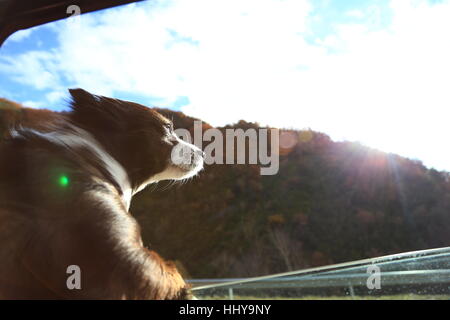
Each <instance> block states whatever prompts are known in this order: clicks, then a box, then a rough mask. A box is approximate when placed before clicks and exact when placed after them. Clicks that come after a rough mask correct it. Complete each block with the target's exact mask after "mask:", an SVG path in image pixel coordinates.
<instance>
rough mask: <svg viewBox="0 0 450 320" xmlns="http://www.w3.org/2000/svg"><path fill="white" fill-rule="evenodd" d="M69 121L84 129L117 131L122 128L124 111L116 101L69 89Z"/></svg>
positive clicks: (84, 91) (81, 90)
mask: <svg viewBox="0 0 450 320" xmlns="http://www.w3.org/2000/svg"><path fill="white" fill-rule="evenodd" d="M69 93H70V95H71V96H72V101H71V103H70V108H71V109H72V112H71V120H72V121H73V122H75V123H77V124H79V125H82V126H85V127H92V126H94V127H95V128H97V129H105V130H117V129H122V128H123V127H124V115H125V114H124V113H125V112H126V109H125V108H124V106H123V105H122V103H120V102H119V101H118V100H116V99H112V98H106V97H103V96H97V95H94V94H91V93H89V92H87V91H86V90H83V89H79V88H78V89H69Z"/></svg>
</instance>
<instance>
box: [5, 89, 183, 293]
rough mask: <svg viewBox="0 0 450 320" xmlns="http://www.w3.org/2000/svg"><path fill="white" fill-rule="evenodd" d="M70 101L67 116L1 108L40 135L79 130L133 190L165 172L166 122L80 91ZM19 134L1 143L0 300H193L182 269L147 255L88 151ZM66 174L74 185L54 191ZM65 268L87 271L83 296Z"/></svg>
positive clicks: (118, 192) (113, 186)
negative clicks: (107, 156) (101, 149)
mask: <svg viewBox="0 0 450 320" xmlns="http://www.w3.org/2000/svg"><path fill="white" fill-rule="evenodd" d="M71 94H72V96H73V102H72V109H73V111H71V112H70V113H67V114H56V113H52V112H49V111H40V110H32V109H22V108H12V109H9V110H6V111H7V112H6V113H5V109H3V110H0V111H1V112H3V113H0V117H1V119H0V123H2V124H4V125H6V126H7V127H11V126H16V127H17V126H18V125H22V126H25V127H28V128H35V129H38V130H41V131H44V132H50V131H52V130H62V131H64V130H68V129H67V128H65V123H70V124H71V125H76V126H78V127H80V128H82V129H84V130H86V131H88V132H89V133H90V134H92V135H93V136H94V137H95V138H96V140H97V141H98V142H99V143H100V144H101V145H102V146H103V147H104V149H105V150H106V151H107V152H108V153H109V154H111V155H112V156H113V157H114V158H115V159H116V160H117V161H118V162H119V163H120V164H121V165H122V166H123V167H124V168H125V169H126V171H127V172H128V173H129V178H130V183H131V186H132V187H133V188H137V187H138V186H139V185H141V184H142V183H143V182H144V181H145V180H146V179H148V178H149V177H150V176H152V175H154V174H156V173H158V172H161V171H162V170H164V167H165V165H166V164H165V163H166V162H165V161H166V159H167V157H168V156H169V155H170V150H171V147H172V144H171V142H170V141H166V142H162V140H161V137H162V136H164V134H165V133H164V132H165V131H164V130H165V129H164V127H165V126H167V125H168V123H169V121H168V120H167V119H166V118H164V117H163V116H161V115H160V114H158V113H157V112H155V111H154V110H151V109H149V108H146V107H143V106H140V105H137V104H133V103H130V102H124V101H120V100H115V99H110V98H105V97H96V96H92V95H90V94H89V93H87V92H85V91H83V90H72V91H71ZM5 114H7V115H8V117H6V116H5ZM11 119H12V120H11ZM61 120H65V121H63V122H61ZM8 121H10V122H8ZM61 123H62V124H61ZM49 124H52V125H53V127H52V126H49ZM54 126H56V129H55V127H54ZM52 128H53V129H52ZM18 132H19V134H18V135H16V136H14V135H13V136H11V137H9V138H7V139H5V140H4V141H3V142H2V143H0V261H1V263H0V298H3V299H72V298H74V299H187V298H189V297H190V293H189V286H188V285H186V283H185V282H184V280H183V279H182V277H181V275H180V274H179V272H178V271H177V269H176V267H175V266H174V265H173V264H172V263H171V262H167V261H164V260H163V259H162V258H161V257H160V256H159V255H158V254H157V253H156V252H155V251H152V250H149V249H147V248H144V247H143V245H142V240H141V235H140V229H139V225H138V224H137V222H136V220H135V219H134V218H133V217H132V215H131V214H130V213H129V212H128V211H127V208H126V206H125V204H124V201H123V192H124V190H122V189H121V186H120V184H118V183H117V181H115V180H114V177H112V176H111V175H110V174H109V173H108V172H107V170H105V168H104V167H103V166H102V164H101V163H100V162H99V159H98V158H97V157H96V155H95V154H93V153H92V151H90V150H89V149H88V148H83V147H79V148H75V147H67V148H62V147H61V146H60V145H57V144H55V143H52V142H51V141H49V140H48V139H44V138H42V137H41V136H40V135H39V134H37V133H36V132H33V131H27V130H26V129H25V130H20V129H19V131H18ZM61 174H65V175H67V176H69V177H70V185H69V186H68V187H67V188H61V186H59V185H58V184H57V183H56V179H57V177H58V176H59V175H61ZM69 265H78V266H79V267H80V268H81V279H82V281H81V290H76V289H75V290H69V289H68V288H67V286H66V280H67V278H68V276H69V274H67V272H66V270H67V267H68V266H69Z"/></svg>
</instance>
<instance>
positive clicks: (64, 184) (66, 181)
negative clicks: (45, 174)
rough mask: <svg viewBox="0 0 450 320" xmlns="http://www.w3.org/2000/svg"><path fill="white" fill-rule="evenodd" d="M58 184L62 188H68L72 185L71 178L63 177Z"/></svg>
mask: <svg viewBox="0 0 450 320" xmlns="http://www.w3.org/2000/svg"><path fill="white" fill-rule="evenodd" d="M58 183H59V185H60V186H61V187H67V186H68V185H69V183H70V180H69V177H68V176H66V175H62V176H60V177H59V179H58Z"/></svg>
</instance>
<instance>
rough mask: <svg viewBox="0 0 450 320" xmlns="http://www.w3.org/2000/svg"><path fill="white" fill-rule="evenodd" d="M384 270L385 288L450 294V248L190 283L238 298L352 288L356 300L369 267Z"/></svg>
mask: <svg viewBox="0 0 450 320" xmlns="http://www.w3.org/2000/svg"><path fill="white" fill-rule="evenodd" d="M370 265H377V266H379V267H381V268H382V272H381V276H380V281H381V286H382V287H390V286H402V285H427V284H429V285H433V284H434V285H440V284H448V285H449V292H450V248H441V249H432V250H422V251H415V252H408V253H402V254H397V255H389V256H384V257H380V258H374V259H365V260H359V261H354V262H350V263H343V264H337V265H332V266H325V267H319V268H311V269H306V270H300V271H295V272H289V273H283V274H278V275H272V276H264V277H256V278H247V279H193V280H190V281H188V282H189V283H191V284H192V285H193V286H194V288H193V291H194V294H202V292H203V293H204V292H207V291H210V290H221V289H222V290H221V291H222V292H223V291H224V290H227V291H228V297H229V299H233V298H234V294H233V290H234V289H255V290H264V289H310V288H338V287H341V288H348V289H349V292H350V294H351V295H352V296H354V287H366V288H367V280H368V277H369V274H368V273H366V269H367V267H369V266H370Z"/></svg>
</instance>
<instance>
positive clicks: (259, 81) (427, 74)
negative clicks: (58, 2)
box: [0, 0, 450, 170]
mask: <svg viewBox="0 0 450 320" xmlns="http://www.w3.org/2000/svg"><path fill="white" fill-rule="evenodd" d="M80 9H81V11H83V8H80ZM449 16H450V3H449V1H447V0H433V1H431V0H230V1H222V0H190V1H186V0H184V1H183V0H179V1H176V0H173V1H145V2H143V3H139V4H133V5H126V6H122V7H119V8H114V9H108V10H105V11H101V12H97V13H90V14H87V15H83V16H82V17H81V19H80V20H73V19H72V20H70V19H69V20H64V21H59V22H55V23H52V24H48V25H45V26H40V27H36V28H33V29H29V30H25V31H20V32H18V33H16V34H14V35H13V36H12V37H11V38H10V39H8V40H7V41H6V42H5V43H4V45H3V47H2V48H0V96H3V97H6V98H8V99H11V100H14V101H17V102H20V103H23V104H24V105H26V106H30V107H36V108H50V109H53V110H62V109H64V108H65V106H66V99H67V88H71V87H82V88H84V89H86V90H89V91H91V92H93V93H97V94H103V95H107V96H113V97H116V98H120V99H125V100H131V101H136V102H140V103H142V104H145V105H154V106H162V107H169V108H172V109H176V110H181V111H183V112H185V113H187V114H189V115H192V116H196V117H199V118H201V119H203V120H205V121H208V122H210V123H212V124H214V125H224V124H227V123H232V122H236V121H238V120H239V119H245V120H248V121H258V122H259V123H261V124H269V125H273V126H278V127H294V128H312V129H314V130H319V131H322V132H325V133H327V134H329V135H331V137H332V138H333V139H335V140H351V141H360V142H362V143H364V144H366V145H369V146H371V147H374V148H377V149H380V150H383V151H388V152H395V153H398V154H401V155H403V156H407V157H410V158H415V159H420V160H422V161H423V162H424V164H425V165H427V166H430V167H435V168H437V169H440V170H444V169H445V170H450V152H447V151H446V150H442V146H444V145H446V143H447V141H446V139H447V137H448V136H450V129H448V127H449V126H448V125H447V121H446V120H447V116H448V115H449V111H448V110H449V104H450V97H449V94H448V89H447V85H446V84H448V75H449V74H450V63H449V59H448V58H447V57H448V56H450V37H449V33H448V30H450V19H448V17H449Z"/></svg>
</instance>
